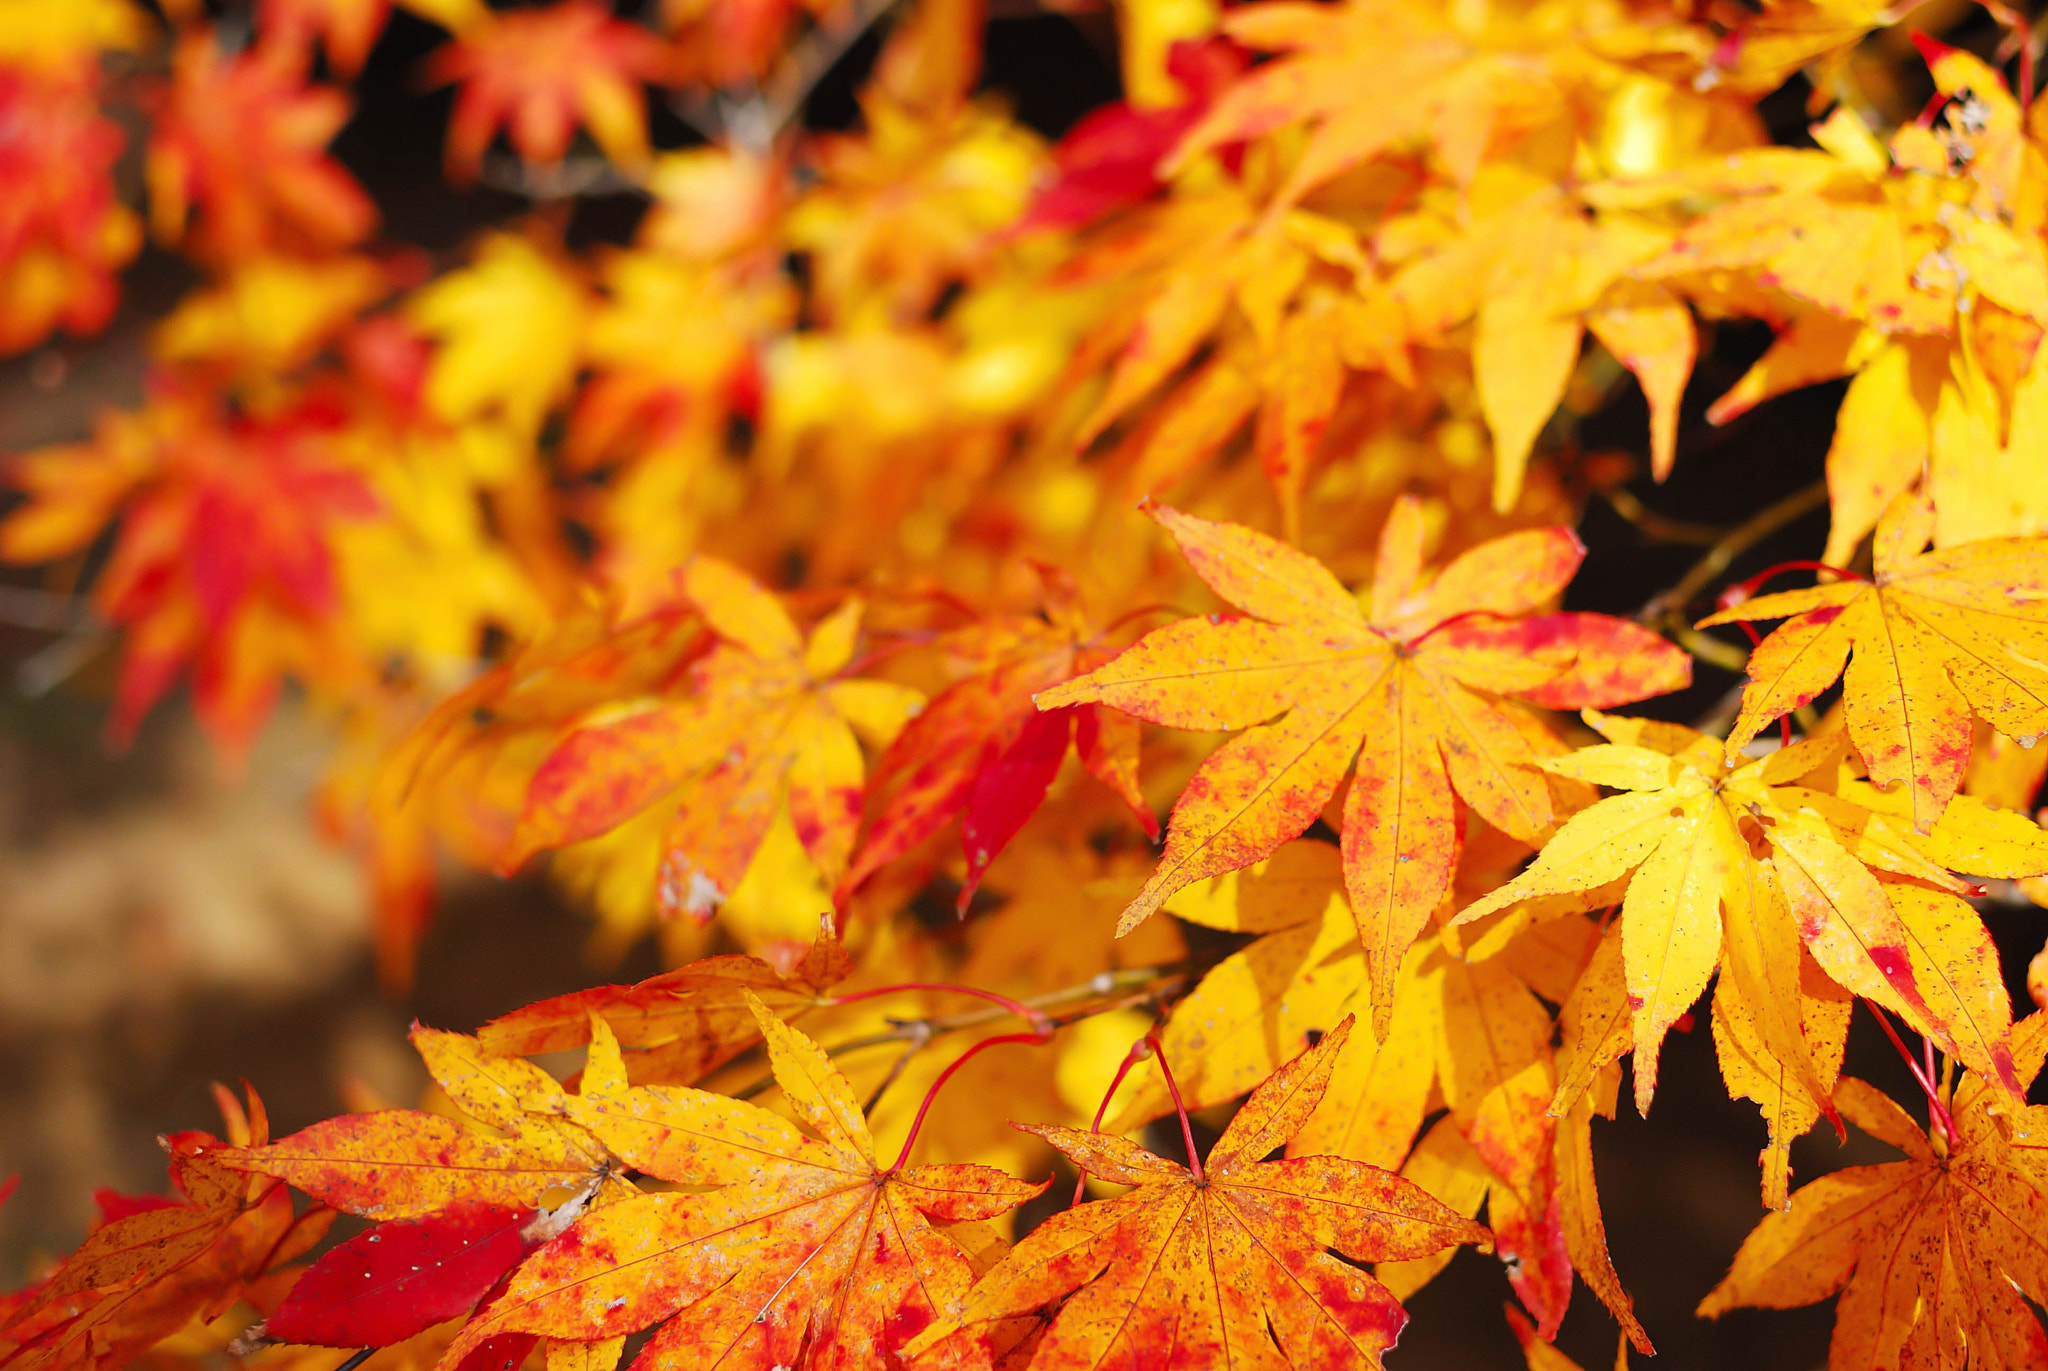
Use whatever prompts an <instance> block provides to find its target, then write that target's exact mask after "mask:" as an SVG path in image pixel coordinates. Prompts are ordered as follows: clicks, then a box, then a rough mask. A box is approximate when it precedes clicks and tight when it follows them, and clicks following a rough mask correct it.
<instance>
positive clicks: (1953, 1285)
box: [1699, 1014, 2048, 1371]
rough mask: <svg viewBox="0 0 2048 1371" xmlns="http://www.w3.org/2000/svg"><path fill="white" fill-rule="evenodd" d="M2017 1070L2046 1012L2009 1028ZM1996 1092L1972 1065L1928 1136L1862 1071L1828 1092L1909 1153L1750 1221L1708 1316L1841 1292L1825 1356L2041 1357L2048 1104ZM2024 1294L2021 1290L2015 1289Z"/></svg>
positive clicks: (1953, 1361)
mask: <svg viewBox="0 0 2048 1371" xmlns="http://www.w3.org/2000/svg"><path fill="white" fill-rule="evenodd" d="M2013 1040H2014V1057H2015V1058H2016V1060H2017V1061H2018V1063H2019V1074H2020V1077H2021V1080H2022V1081H2023V1082H2026V1083H2031V1082H2032V1080H2033V1078H2034V1076H2035V1075H2036V1074H2037V1073H2038V1072H2039V1071H2040V1068H2041V1058H2042V1053H2043V1051H2044V1049H2048V1017H2044V1016H2043V1015H2041V1014H2036V1015H2034V1016H2032V1017H2031V1018H2030V1019H2028V1020H2027V1021H2026V1022H2025V1023H2024V1024H2022V1025H2020V1026H2019V1027H2018V1028H2017V1029H2016V1030H2015V1031H2014V1034H2013ZM2001 1094H2002V1091H2001V1090H2000V1088H1999V1087H1998V1086H1996V1085H1994V1084H1992V1083H1990V1082H1987V1081H1985V1080H1983V1079H1981V1078H1980V1077H1978V1076H1976V1075H1974V1074H1972V1075H1968V1076H1965V1077H1964V1078H1963V1080H1962V1082H1961V1083H1960V1084H1959V1085H1957V1086H1956V1088H1955V1091H1954V1094H1953V1096H1952V1097H1949V1096H1947V1095H1946V1092H1944V1098H1943V1099H1942V1101H1941V1105H1942V1109H1943V1112H1945V1113H1946V1115H1947V1116H1948V1117H1947V1118H1946V1119H1941V1118H1940V1117H1939V1116H1937V1121H1936V1123H1935V1125H1934V1126H1933V1127H1930V1128H1929V1129H1926V1130H1923V1129H1921V1128H1920V1127H1918V1126H1917V1125H1916V1124H1914V1122H1913V1121H1912V1119H1911V1118H1909V1117H1908V1116H1907V1114H1906V1112H1905V1111H1904V1110H1903V1109H1901V1108H1899V1106H1898V1105H1897V1104H1895V1103H1893V1101H1892V1100H1891V1099H1890V1098H1889V1097H1887V1096H1885V1095H1883V1094H1881V1093H1879V1092H1878V1091H1877V1090H1876V1089H1875V1088H1873V1087H1871V1086H1869V1085H1866V1084H1865V1083H1863V1082H1862V1081H1859V1080H1856V1079H1854V1078H1853V1077H1844V1078H1843V1080H1842V1081H1841V1082H1840V1083H1839V1084H1838V1085H1837V1086H1836V1090H1835V1102H1836V1104H1837V1105H1838V1106H1839V1107H1840V1108H1841V1111H1842V1113H1843V1115H1844V1116H1845V1117H1847V1118H1848V1119H1849V1120H1850V1121H1851V1122H1853V1123H1855V1124H1856V1125H1857V1127H1859V1128H1861V1129H1863V1131H1864V1132H1866V1133H1868V1134H1870V1135H1871V1136H1872V1137H1874V1138H1877V1139H1878V1140H1880V1141H1882V1142H1886V1143H1889V1144H1891V1145H1892V1146H1893V1147H1896V1148H1898V1149H1899V1150H1900V1151H1902V1152H1904V1153H1905V1154H1906V1160H1904V1161H1895V1162H1885V1163H1882V1164H1880V1165H1876V1166H1852V1167H1849V1168H1847V1169H1846V1170H1842V1171H1837V1172H1834V1173H1833V1174H1831V1175H1827V1176H1823V1177H1821V1178H1820V1179H1819V1180H1817V1181H1814V1182H1813V1183H1812V1184H1810V1185H1807V1186H1804V1187H1802V1188H1801V1189H1800V1190H1799V1192H1798V1193H1797V1194H1795V1195H1794V1196H1793V1197H1792V1205H1791V1208H1790V1209H1788V1210H1786V1211H1785V1212H1784V1213H1780V1214H1769V1215H1766V1216H1765V1217H1764V1220H1763V1222H1762V1223H1760V1224H1758V1225H1757V1226H1756V1229H1755V1231H1754V1232H1752V1233H1751V1234H1750V1235H1749V1237H1748V1238H1747V1239H1745V1240H1744V1242H1743V1244H1742V1248H1741V1250H1740V1251H1738V1252H1737V1253H1736V1254H1735V1262H1734V1265H1733V1266H1732V1267H1730V1269H1729V1271H1728V1274H1727V1276H1726V1277H1724V1278H1723V1279H1722V1281H1721V1283H1720V1284H1719V1285H1717V1286H1715V1287H1714V1289H1713V1291H1712V1293H1710V1294H1709V1295H1708V1296H1707V1297H1706V1299H1704V1300H1702V1301H1701V1302H1700V1306H1699V1312H1700V1313H1701V1314H1702V1315H1705V1316H1707V1317H1709V1318H1718V1317H1719V1316H1720V1315H1721V1314H1723V1313H1725V1312H1726V1311H1728V1310H1730V1309H1735V1308H1740V1307H1743V1306H1761V1307H1763V1308H1767V1309H1789V1308H1793V1307H1795V1306H1798V1305H1802V1304H1812V1303H1813V1302H1815V1301H1816V1300H1821V1299H1825V1298H1827V1297H1828V1296H1829V1295H1831V1294H1834V1293H1835V1292H1836V1291H1837V1290H1840V1291H1842V1297H1841V1300H1840V1302H1839V1303H1838V1304H1837V1305H1836V1307H1835V1333H1834V1339H1833V1342H1832V1343H1831V1344H1830V1346H1829V1348H1828V1365H1829V1366H1830V1367H1831V1368H1836V1371H1845V1369H1846V1368H1848V1367H1861V1366H1956V1367H1960V1366H1965V1365H1968V1366H2038V1365H2040V1364H2041V1362H2042V1359H2043V1357H2044V1355H2048V1337H2044V1336H2043V1333H2042V1329H2041V1325H2040V1322H2039V1320H2038V1319H2036V1317H2035V1316H2034V1312H2033V1310H2032V1309H2030V1308H2028V1306H2027V1303H2026V1301H2027V1300H2028V1299H2031V1300H2033V1301H2034V1302H2035V1303H2036V1304H2039V1303H2042V1302H2044V1301H2048V1251H2044V1249H2043V1245H2042V1234H2044V1233H2048V1107H2043V1106H2039V1105H2036V1106H2034V1107H2033V1108H2030V1109H2028V1110H2026V1111H2025V1112H2024V1113H2022V1114H2020V1115H2018V1116H2017V1117H2016V1118H2015V1119H2013V1120H2012V1121H2011V1125H2010V1132H2009V1133H2008V1132H2007V1130H2006V1127H2005V1125H2004V1123H2003V1122H2002V1121H2001V1120H1999V1119H1997V1118H1995V1117H1994V1116H1993V1114H1992V1112H1991V1111H1992V1108H1993V1107H1994V1106H1995V1105H1996V1104H1997V1103H1998V1101H1999V1099H2000V1096H2001ZM2023 1296H2024V1298H2022V1297H2023Z"/></svg>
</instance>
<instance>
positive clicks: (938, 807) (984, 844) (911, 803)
mask: <svg viewBox="0 0 2048 1371" xmlns="http://www.w3.org/2000/svg"><path fill="white" fill-rule="evenodd" d="M1046 592H1047V593H1046V603H1045V608H1044V612H1043V615H1042V616H1038V617H1032V618H1022V617H1020V618H1018V619H1015V620H1004V621H1001V622H992V623H984V624H980V625H976V626H973V627H970V628H969V629H966V630H963V634H962V636H963V637H971V638H973V639H975V640H977V646H978V647H979V648H980V650H981V652H982V653H984V654H986V656H988V657H992V658H993V659H994V660H993V663H992V664H991V665H989V667H988V669H986V670H984V671H980V672H977V673H975V674H973V675H971V676H968V677H966V678H965V679H963V680H959V681H956V682H954V683H953V684H952V685H950V686H948V687H947V688H946V689H944V690H942V691H940V692H939V693H938V694H937V695H935V696H933V697H932V699H931V700H930V701H929V702H928V703H927V704H926V705H925V706H924V708H923V709H921V710H919V711H918V714H917V717H915V718H914V719H912V720H911V721H910V722H909V723H908V724H906V725H905V726H904V729H903V731H902V732H901V733H899V734H897V735H896V738H895V741H893V742H892V743H890V744H889V747H888V750H887V751H886V752H884V753H883V754H882V757H881V760H880V761H878V762H877V763H876V765H875V774H874V776H873V778H872V779H871V780H870V782H869V788H868V789H869V797H870V799H869V804H870V808H871V810H872V812H873V814H874V819H873V822H872V823H871V824H870V825H869V827H868V831H867V835H866V837H865V838H864V839H863V840H862V842H861V846H860V850H859V852H858V853H857V854H856V855H855V857H854V860H853V863H852V865H851V866H849V867H848V869H847V872H846V875H845V876H844V877H843V878H841V880H840V883H839V888H838V890H837V891H836V892H835V899H836V901H837V902H838V903H841V904H842V905H843V904H844V902H845V900H846V898H847V897H848V896H849V895H850V894H851V893H852V892H853V891H854V890H856V889H858V888H859V887H860V885H861V883H862V882H863V881H865V880H867V878H868V877H870V876H872V875H873V874H874V873H875V872H876V871H878V870H880V869H881V868H882V867H883V866H884V865H886V864H887V863H889V862H891V861H894V860H895V859H896V858H898V857H900V856H902V855H903V854H904V853H906V852H908V851H909V850H910V849H911V848H913V847H915V846H917V845H918V844H919V843H921V842H923V841H924V840H925V839H927V838H929V837H931V836H932V835H933V834H934V833H936V832H937V831H938V830H939V829H940V828H941V827H943V826H944V825H945V824H946V823H947V822H949V821H950V820H952V819H953V818H955V817H959V818H960V819H961V842H962V845H963V846H964V847H965V849H966V852H967V876H966V879H965V880H964V881H963V882H962V883H961V889H960V895H959V901H958V903H959V907H960V908H961V909H962V910H965V909H966V908H967V904H968V901H969V900H971V899H972V898H973V896H974V891H975V889H976V887H978V886H979V885H980V883H981V878H982V875H983V873H984V872H986V871H987V869H988V866H989V863H990V862H992V861H994V860H995V859H996V857H998V856H999V855H1001V853H1002V851H1003V849H1004V848H1005V847H1006V846H1008V844H1009V842H1010V840H1011V839H1012V838H1014V837H1015V836H1016V835H1017V831H1018V830H1019V829H1021V828H1022V827H1023V826H1024V823H1025V821H1026V820H1027V819H1029V818H1030V817H1031V815H1032V814H1033V812H1035V811H1036V810H1037V809H1038V807H1039V805H1041V804H1042V803H1044V801H1045V796H1046V792H1047V790H1048V789H1049V788H1050V787H1051V785H1052V782H1053V778H1054V777H1055V776H1057V775H1058V774H1059V769H1060V764H1061V762H1063V761H1064V760H1065V758H1066V755H1067V751H1068V744H1069V741H1070V740H1071V742H1072V744H1073V750H1074V751H1075V752H1076V753H1077V754H1078V756H1079V757H1080V760H1081V764H1082V766H1084V767H1085V768H1087V770H1088V772H1089V773H1090V774H1091V775H1093V776H1094V777H1095V778H1096V779H1097V780H1099V781H1101V782H1102V783H1103V784H1104V785H1106V786H1108V787H1109V788H1110V789H1111V790H1112V791H1114V792H1115V793H1116V795H1117V797H1118V798H1119V799H1121V800H1122V801H1123V802H1124V803H1125V804H1126V805H1128V806H1129V807H1130V809H1131V810H1132V811H1133V812H1134V813H1135V814H1136V815H1137V817H1138V821H1139V822H1140V823H1141V824H1142V825H1143V826H1144V828H1145V830H1146V833H1147V834H1148V835H1149V836H1152V837H1157V836H1158V827H1159V826H1158V822H1157V821H1156V820H1155V819H1154V818H1153V817H1152V811H1151V809H1150V808H1149V807H1148V806H1147V805H1146V804H1145V799H1144V796H1143V795H1142V794H1141V793H1140V792H1139V790H1138V733H1137V725H1136V724H1135V723H1134V722H1133V721H1132V720H1131V719H1129V718H1128V717H1127V716H1123V715H1119V714H1116V713H1112V712H1111V711H1109V710H1106V709H1104V708H1102V707H1101V706H1099V705H1088V704H1082V705H1070V706H1067V707H1065V708H1057V709H1051V710H1046V711H1043V712H1040V711H1038V710H1036V709H1035V707H1034V706H1033V703H1032V700H1033V697H1034V696H1035V695H1036V694H1037V693H1038V692H1040V691H1043V690H1045V689H1047V688H1049V687H1051V686H1054V685H1057V684H1059V683H1060V682H1061V681H1064V680H1067V679H1069V678H1071V677H1073V676H1075V675H1077V674H1080V673H1082V672H1085V671H1087V670H1088V669H1089V668H1090V667H1091V666H1095V665H1099V664H1100V663H1101V662H1102V661H1104V660H1105V659H1106V657H1107V655H1108V654H1107V652H1106V651H1105V650H1104V649H1103V648H1102V647H1101V645H1100V642H1099V639H1100V635H1099V634H1095V633H1091V632H1090V631H1089V628H1088V625H1087V621H1086V619H1085V618H1084V616H1083V614H1082V612H1081V606H1080V605H1079V603H1078V601H1077V595H1076V591H1075V588H1074V587H1073V585H1072V583H1071V582H1070V581H1068V580H1066V579H1065V578H1064V577H1055V576H1048V577H1047V578H1046Z"/></svg>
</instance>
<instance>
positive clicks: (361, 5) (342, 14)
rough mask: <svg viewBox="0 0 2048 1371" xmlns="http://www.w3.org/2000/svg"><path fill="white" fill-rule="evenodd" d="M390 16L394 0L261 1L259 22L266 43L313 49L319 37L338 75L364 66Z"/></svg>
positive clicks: (353, 71) (329, 63)
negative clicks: (314, 42) (314, 41)
mask: <svg viewBox="0 0 2048 1371" xmlns="http://www.w3.org/2000/svg"><path fill="white" fill-rule="evenodd" d="M390 17H391V0H260V3H258V5H257V7H256V25H257V28H258V29H259V30H261V32H262V34H263V41H264V42H266V43H280V44H283V45H285V46H287V47H299V48H311V47H312V45H313V40H314V39H315V38H316V37H317V38H318V39H319V40H320V41H321V43H322V45H323V46H324V47H325V49H326V51H327V62H328V65H329V66H331V67H332V68H333V69H334V72H335V74H336V75H337V76H343V77H350V76H354V75H355V74H356V73H358V72H360V71H361V70H362V69H363V62H364V61H365V60H366V59H367V58H368V57H369V55H370V49H371V48H372V47H374V46H376V43H377V35H378V34H380V33H382V32H383V31H384V24H385V21H387V20H388V19H390Z"/></svg>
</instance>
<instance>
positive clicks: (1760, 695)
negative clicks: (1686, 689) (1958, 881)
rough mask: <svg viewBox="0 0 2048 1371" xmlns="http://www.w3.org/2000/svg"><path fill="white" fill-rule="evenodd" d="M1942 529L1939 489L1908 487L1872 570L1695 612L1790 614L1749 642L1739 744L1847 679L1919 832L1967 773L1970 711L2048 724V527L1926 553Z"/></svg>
mask: <svg viewBox="0 0 2048 1371" xmlns="http://www.w3.org/2000/svg"><path fill="white" fill-rule="evenodd" d="M1933 533H1934V503H1933V501H1932V500H1930V499H1929V498H1928V497H1927V495H1926V494H1924V493H1921V492H1909V493H1907V494H1904V495H1901V496H1899V497H1898V498H1896V499H1895V500H1893V501H1892V503H1891V506H1890V508H1888V509H1887V510H1886V511H1885V514H1884V516H1883V518H1881V519H1880V520H1879V521H1878V530H1877V540H1876V543H1875V545H1874V547H1873V549H1872V551H1873V559H1874V562H1875V568H1874V570H1873V573H1872V576H1871V579H1870V580H1869V581H1861V580H1845V581H1837V582H1835V583H1833V584H1830V585H1820V586H1814V587H1812V588H1811V589H1807V590H1788V591H1782V592H1780V593H1778V594H1775V595H1763V596H1759V597H1757V598H1756V599H1753V600H1747V601H1744V602H1743V603H1741V604H1738V605H1735V606H1734V607H1733V608H1730V609H1725V610H1722V611H1721V612H1720V613H1719V614H1715V615H1712V616H1711V617H1709V618H1706V619H1702V620H1701V621H1700V626H1701V627H1703V628H1704V627H1709V626H1711V625H1714V624H1726V623H1734V622H1736V621H1738V620H1750V619H1787V620H1789V622H1787V623H1785V624H1783V625H1782V626H1780V627H1779V628H1778V630H1777V631H1776V632H1774V633H1772V634H1771V636H1770V637H1768V638H1766V639H1765V640H1764V641H1763V643H1762V645H1761V646H1759V647H1758V648H1757V649H1756V651H1754V652H1752V653H1751V654H1750V657H1749V667H1748V670H1749V684H1748V686H1746V687H1745V688H1744V690H1743V693H1742V713H1741V714H1740V715H1739V716H1738V717H1737V718H1736V720H1735V726H1734V728H1733V729H1731V730H1730V732H1729V735H1728V743H1729V746H1730V747H1741V746H1742V745H1743V744H1744V743H1747V742H1748V741H1749V740H1750V739H1751V738H1754V737H1755V736H1756V735H1757V734H1758V732H1760V731H1761V730H1762V729H1763V728H1764V726H1765V725H1766V724H1768V723H1770V722H1771V720H1773V719H1775V718H1777V717H1778V716H1779V715H1781V714H1784V713H1786V712H1787V711H1789V710H1793V709H1797V708H1798V707H1799V706H1801V705H1803V704H1806V703H1807V702H1808V701H1810V700H1812V699H1814V698H1815V697H1816V696H1818V695H1819V694H1820V693H1821V692H1822V691H1824V690H1826V689H1827V688H1828V687H1829V686H1831V685H1833V684H1834V683H1835V679H1836V678H1837V677H1843V682H1842V692H1843V694H1842V705H1843V712H1844V713H1845V714H1846V715H1847V717H1848V723H1849V738H1850V740H1851V741H1852V742H1854V743H1855V744H1856V751H1857V754H1858V755H1859V756H1861V757H1862V758H1863V764H1864V766H1865V767H1866V768H1868V770H1869V772H1870V779H1871V780H1873V781H1875V782H1876V783H1877V784H1879V785H1881V786H1886V787H1889V786H1891V785H1894V784H1896V783H1898V782H1904V783H1905V786H1906V789H1907V791H1908V792H1910V793H1911V795H1912V797H1913V823H1914V825H1915V826H1916V827H1917V828H1918V829H1919V830H1920V831H1921V832H1922V833H1925V832H1927V831H1928V830H1929V829H1930V828H1932V827H1933V825H1934V822H1935V820H1937V819H1938V818H1940V817H1941V813H1942V810H1943V809H1945V808H1946V807H1947V805H1948V803H1949V800H1950V799H1951V798H1952V797H1953V796H1954V795H1955V793H1956V788H1957V787H1958V786H1959V785H1960V784H1961V783H1962V778H1963V769H1964V767H1966V766H1967V765H1968V764H1969V761H1970V742H1971V736H1970V734H1971V717H1970V716H1971V713H1972V711H1974V712H1975V713H1976V714H1977V715H1978V716H1979V717H1981V718H1982V719H1983V720H1984V721H1985V722H1986V723H1989V724H1990V725H1991V726H1992V727H1993V728H1996V729H1997V730H1998V731H1999V732H2001V733H2003V734H2006V735H2007V736H2008V737H2012V738H2016V739H2018V740H2019V741H2020V742H2022V743H2023V744H2024V743H2031V742H2032V741H2033V740H2034V739H2036V738H2039V737H2040V736H2041V735H2042V734H2044V733H2048V538H1987V539H1984V540H1982V541H1979V542H1974V543H1964V544H1962V545H1961V546H1958V547H1949V548H1942V549H1940V550H1938V551H1934V552H1923V551H1922V549H1924V548H1925V547H1926V546H1927V541H1928V539H1929V538H1930V537H1932V536H1933ZM1845 665H1846V668H1847V674H1846V676H1844V667H1845ZM1978 874H1990V873H1978Z"/></svg>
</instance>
